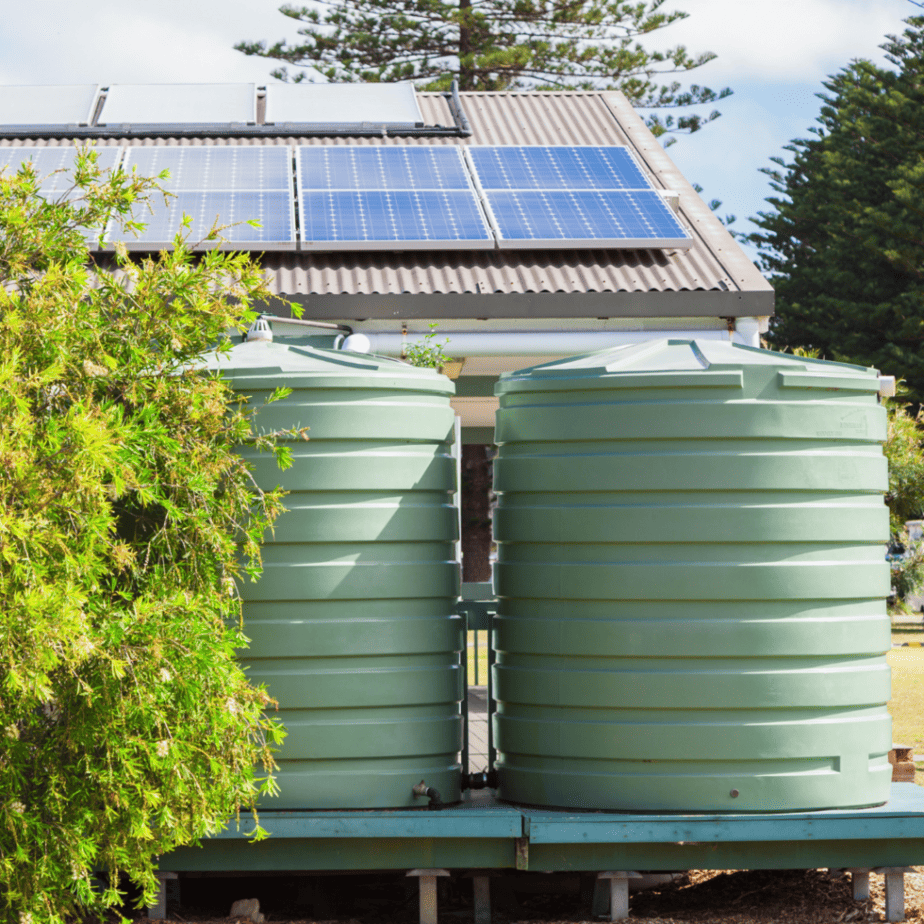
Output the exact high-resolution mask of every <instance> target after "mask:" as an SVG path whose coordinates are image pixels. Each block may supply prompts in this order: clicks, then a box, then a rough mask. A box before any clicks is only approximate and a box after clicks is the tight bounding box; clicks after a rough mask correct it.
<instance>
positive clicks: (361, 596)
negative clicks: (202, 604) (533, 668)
mask: <svg viewBox="0 0 924 924" xmlns="http://www.w3.org/2000/svg"><path fill="white" fill-rule="evenodd" d="M212 366H213V367H217V368H219V369H220V370H221V371H222V373H223V374H224V375H225V376H226V377H227V378H228V379H230V380H231V382H232V384H233V386H234V388H235V389H236V390H237V391H239V392H241V393H243V394H245V395H248V396H250V397H251V399H252V403H253V404H254V405H256V406H258V407H259V405H260V404H262V403H263V401H264V400H265V399H266V398H267V397H268V396H269V395H270V394H271V393H272V391H273V390H274V389H275V388H277V387H278V386H285V387H288V388H291V389H292V394H291V395H290V396H289V397H287V398H285V399H284V400H281V401H278V402H275V403H273V404H270V405H267V406H265V407H263V408H261V409H260V410H259V412H258V416H257V421H258V424H259V426H260V428H261V429H263V430H269V431H275V430H283V429H288V428H292V427H309V428H310V429H309V431H308V437H309V439H308V440H307V441H303V440H301V439H294V440H293V441H292V442H291V444H290V448H291V451H292V466H291V468H289V469H287V470H286V471H280V470H279V468H278V467H277V465H276V463H275V461H274V460H273V458H272V457H271V456H269V455H266V454H256V453H249V454H247V455H248V459H249V461H251V463H252V464H253V466H254V471H255V477H256V480H257V483H258V484H260V485H261V486H262V487H264V488H272V487H275V486H276V485H277V484H279V485H282V487H283V488H285V489H286V490H287V491H288V492H290V493H289V494H288V496H287V497H286V498H285V501H284V503H285V506H286V507H287V508H288V510H287V512H286V513H284V514H283V515H282V516H281V517H280V518H279V520H278V521H277V524H276V529H275V534H274V535H272V536H268V537H267V542H266V545H265V546H264V547H263V561H264V572H263V575H262V577H261V578H260V580H259V581H258V582H256V583H251V582H246V583H245V584H244V585H243V587H242V592H243V596H244V623H245V632H246V634H247V636H248V637H249V638H250V639H251V644H250V648H249V649H248V650H247V651H246V652H245V653H244V658H245V661H246V664H247V666H248V671H249V675H250V677H251V678H252V679H253V680H254V681H255V682H264V683H266V685H267V687H268V689H269V692H270V693H271V694H272V695H273V696H274V697H275V698H276V699H277V700H278V702H279V712H278V717H279V718H280V719H281V720H282V722H283V723H284V725H285V727H286V729H287V730H288V737H287V738H286V739H285V742H284V743H283V745H282V748H281V750H280V751H279V753H278V754H277V761H278V763H279V768H280V769H279V773H278V783H279V788H280V795H279V796H278V797H275V798H271V799H266V800H264V803H263V807H264V808H267V809H342V808H347V809H349V808H405V807H414V806H420V807H425V806H426V805H427V803H428V800H427V798H426V797H420V796H415V795H414V794H413V792H412V787H413V786H414V785H415V784H418V783H420V781H421V780H424V781H425V782H426V783H427V785H428V786H430V787H433V788H434V789H436V790H438V791H439V793H440V795H441V797H442V799H443V801H444V802H453V801H457V800H458V799H459V797H460V773H461V766H460V763H459V751H460V749H461V746H462V719H461V712H460V702H461V699H462V689H463V678H462V675H461V668H460V651H461V648H462V642H463V638H462V633H463V629H462V621H461V619H460V618H459V617H458V616H456V615H455V613H454V611H455V603H456V598H457V596H458V592H459V569H458V565H457V563H456V555H455V542H456V540H457V538H458V513H457V509H456V507H455V506H454V505H453V497H452V494H453V492H454V491H455V485H456V474H455V473H456V466H455V460H454V458H453V456H452V452H451V450H452V445H451V444H452V440H453V424H454V414H453V411H452V409H451V408H450V406H449V398H450V396H451V395H452V393H453V391H454V387H453V384H452V382H450V381H449V379H447V378H445V377H444V376H442V375H439V374H437V373H436V372H434V371H433V370H430V369H417V368H414V367H412V366H408V365H406V364H405V363H400V362H397V361H395V360H390V359H384V358H382V357H377V356H376V357H373V356H363V355H360V354H356V353H345V352H338V351H333V350H315V349H312V348H310V347H304V346H286V345H285V344H283V343H280V342H275V343H274V342H265V341H254V342H248V343H243V344H240V345H238V346H235V347H234V348H233V349H232V351H231V353H230V355H229V357H228V358H220V359H218V360H217V361H216V362H214V363H212Z"/></svg>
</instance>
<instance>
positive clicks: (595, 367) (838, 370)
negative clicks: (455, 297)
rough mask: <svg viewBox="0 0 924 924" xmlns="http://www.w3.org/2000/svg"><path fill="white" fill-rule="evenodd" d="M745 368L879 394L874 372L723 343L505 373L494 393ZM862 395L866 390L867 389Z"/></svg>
mask: <svg viewBox="0 0 924 924" xmlns="http://www.w3.org/2000/svg"><path fill="white" fill-rule="evenodd" d="M748 366H772V367H775V368H778V369H781V370H783V371H787V372H792V373H804V374H807V375H809V376H811V377H813V378H814V377H816V376H817V377H818V378H819V379H822V380H824V379H825V378H826V377H829V376H830V377H831V380H832V387H838V386H837V385H834V384H833V383H834V380H835V379H837V380H845V379H859V380H862V381H863V382H864V383H865V381H866V380H867V379H869V380H870V383H871V384H870V387H872V384H873V382H874V383H875V389H873V390H878V388H879V384H878V381H879V380H878V375H879V373H878V372H877V371H876V370H875V369H868V368H866V367H865V366H854V365H849V364H847V363H835V362H829V361H827V360H823V359H811V358H808V357H805V356H794V355H792V354H790V353H777V352H775V351H773V350H761V349H758V348H756V347H749V346H745V345H743V344H740V343H731V342H727V341H723V340H679V339H677V340H673V339H667V338H665V339H662V340H649V341H647V342H645V343H638V344H627V345H625V346H619V347H613V348H611V349H608V350H600V351H599V352H595V353H585V354H584V355H582V356H572V357H568V358H567V359H560V360H554V361H553V362H549V363H543V364H541V365H538V366H530V367H528V368H526V369H518V370H516V371H514V372H505V373H504V374H503V375H501V377H500V381H499V382H498V385H497V392H498V393H501V392H503V391H505V390H507V387H513V388H515V387H516V383H518V382H524V380H529V381H535V380H536V379H569V378H570V379H588V378H599V377H603V376H606V377H610V376H614V377H618V376H621V375H644V374H655V375H658V374H661V373H686V374H687V375H689V374H690V373H694V374H695V373H702V372H725V371H735V370H741V369H743V368H745V367H748ZM863 390H868V389H867V388H866V387H864V388H863Z"/></svg>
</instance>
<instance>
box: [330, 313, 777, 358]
mask: <svg viewBox="0 0 924 924" xmlns="http://www.w3.org/2000/svg"><path fill="white" fill-rule="evenodd" d="M741 320H748V321H751V320H756V319H751V318H747V319H741ZM752 326H753V328H754V329H753V330H741V331H738V330H736V331H734V332H732V333H729V332H728V331H726V330H666V331H641V330H631V331H629V330H627V331H599V330H593V331H517V330H511V331H485V332H483V333H474V332H471V331H463V332H459V333H452V332H447V333H445V334H442V333H438V334H437V335H436V337H435V338H433V339H432V340H431V341H430V342H431V343H434V344H439V345H441V346H442V347H443V350H444V352H445V353H447V354H448V355H449V356H454V357H456V358H460V359H461V358H463V357H467V356H574V355H576V354H578V353H592V352H594V351H595V350H605V349H609V348H612V347H617V346H626V345H628V344H632V343H645V342H647V341H650V340H661V339H663V338H667V337H669V338H670V339H672V340H673V339H678V340H724V341H725V342H728V341H731V342H733V343H743V344H747V345H748V346H759V345H760V335H759V333H758V331H757V325H756V324H754V325H752ZM426 336H427V335H426V334H419V333H407V334H400V333H375V332H369V333H355V334H351V335H350V336H349V337H346V338H345V339H344V340H343V342H342V343H341V344H339V346H340V348H341V349H344V350H353V351H354V352H357V353H376V354H378V355H379V356H402V355H404V353H405V351H406V349H407V347H409V346H411V345H412V344H418V343H424V342H426V341H425V338H426ZM447 339H448V340H449V343H446V340H447Z"/></svg>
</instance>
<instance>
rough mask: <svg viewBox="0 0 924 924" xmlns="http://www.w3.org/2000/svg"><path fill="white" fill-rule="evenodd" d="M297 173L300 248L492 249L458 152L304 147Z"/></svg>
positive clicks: (448, 149)
mask: <svg viewBox="0 0 924 924" xmlns="http://www.w3.org/2000/svg"><path fill="white" fill-rule="evenodd" d="M298 166H299V169H298V182H299V201H300V202H301V222H302V228H301V232H302V246H303V247H306V248H310V249H311V250H347V249H357V248H358V247H359V248H362V249H367V250H385V249H387V250H420V249H436V248H439V249H445V248H467V249H472V248H481V249H484V248H491V247H493V246H494V238H493V236H492V234H491V231H490V229H489V228H488V225H487V222H486V220H485V217H484V213H483V212H482V210H481V206H480V205H479V204H478V197H477V195H476V193H475V188H474V186H473V185H472V182H471V179H470V178H469V174H468V170H467V169H466V166H465V161H464V160H463V158H462V155H461V152H460V151H459V149H458V148H454V147H423V146H419V147H418V146H413V145H401V146H398V145H395V146H393V147H373V146H371V145H336V146H320V145H304V146H302V147H301V148H299V158H298Z"/></svg>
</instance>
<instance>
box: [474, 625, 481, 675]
mask: <svg viewBox="0 0 924 924" xmlns="http://www.w3.org/2000/svg"><path fill="white" fill-rule="evenodd" d="M474 631H475V686H476V687H477V686H479V685H480V684H479V683H478V679H479V678H478V662H479V661H480V660H481V659H480V658H479V657H478V630H477V629H475V630H474Z"/></svg>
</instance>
